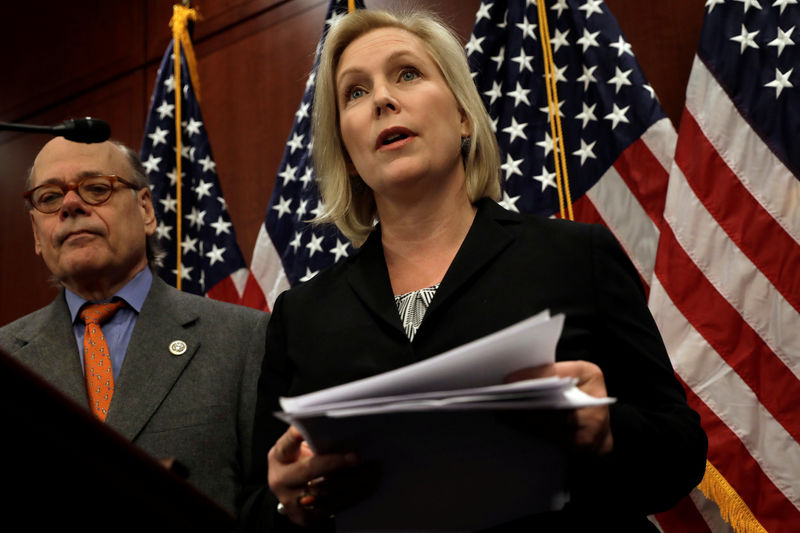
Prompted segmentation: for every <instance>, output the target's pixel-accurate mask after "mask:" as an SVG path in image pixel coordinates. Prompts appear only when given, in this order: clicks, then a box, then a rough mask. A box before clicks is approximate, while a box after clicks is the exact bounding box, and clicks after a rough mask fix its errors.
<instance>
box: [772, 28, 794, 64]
mask: <svg viewBox="0 0 800 533" xmlns="http://www.w3.org/2000/svg"><path fill="white" fill-rule="evenodd" d="M795 28H796V26H792V27H791V28H789V31H783V29H782V28H778V36H777V37H775V38H774V39H773V40H771V41H770V42H768V43H767V46H777V47H778V57H781V54H782V53H783V49H784V48H785V47H787V46H794V41H793V40H792V39H791V37H792V32H793V31H794V29H795Z"/></svg>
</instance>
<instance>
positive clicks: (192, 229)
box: [140, 41, 248, 303]
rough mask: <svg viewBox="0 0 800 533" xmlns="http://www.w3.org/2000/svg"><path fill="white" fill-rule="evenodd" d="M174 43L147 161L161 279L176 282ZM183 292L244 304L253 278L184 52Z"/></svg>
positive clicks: (161, 73)
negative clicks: (160, 254)
mask: <svg viewBox="0 0 800 533" xmlns="http://www.w3.org/2000/svg"><path fill="white" fill-rule="evenodd" d="M173 50H174V41H173V42H171V43H170V44H169V46H168V47H167V51H166V52H165V53H164V58H163V59H162V61H161V66H160V68H159V70H158V76H157V79H156V85H155V89H154V91H153V97H152V99H151V101H150V112H149V114H148V118H147V125H146V126H145V135H144V138H143V139H142V148H141V153H140V155H141V159H142V163H143V164H144V167H145V169H146V170H147V174H148V175H149V177H150V182H151V184H152V185H151V189H152V195H153V206H154V207H155V211H156V217H157V218H158V228H157V230H156V232H157V235H158V238H159V241H160V243H161V246H162V247H163V248H164V251H165V252H166V256H165V257H164V258H163V259H162V261H161V265H160V266H159V269H158V274H159V275H160V276H161V277H162V278H163V279H164V280H165V281H166V282H167V283H169V284H171V285H173V286H176V282H177V271H178V268H177V247H178V244H179V243H178V236H177V225H178V224H177V213H178V208H177V207H178V206H177V185H176V184H177V179H176V174H177V171H176V157H175V76H174V70H175V67H174V56H173ZM180 79H181V85H182V86H183V88H182V91H181V92H182V100H181V115H182V121H181V132H182V137H181V138H182V147H181V157H182V160H181V161H182V162H181V167H182V168H181V185H182V187H181V193H182V194H181V196H182V202H181V203H182V206H181V210H182V224H181V225H182V231H181V236H180V247H181V269H180V271H181V285H182V286H181V289H182V290H184V291H186V292H191V293H194V294H201V295H206V296H209V297H211V298H216V299H218V300H224V301H228V302H233V303H240V301H241V294H242V292H243V290H244V284H245V283H246V280H247V275H248V270H247V267H246V266H245V262H244V257H243V256H242V252H241V250H240V249H239V245H238V244H237V241H236V234H235V233H234V231H233V224H232V223H231V219H230V216H229V215H228V209H227V207H226V205H225V199H224V198H223V197H222V190H221V189H220V185H219V179H218V177H217V169H216V163H214V158H213V156H212V155H211V146H210V144H209V142H208V135H207V134H206V129H205V126H204V124H203V117H202V115H201V114H200V106H199V104H198V101H197V98H196V95H195V89H194V87H193V86H192V80H191V76H190V74H189V68H188V66H187V63H186V56H185V54H184V52H183V49H181V78H180Z"/></svg>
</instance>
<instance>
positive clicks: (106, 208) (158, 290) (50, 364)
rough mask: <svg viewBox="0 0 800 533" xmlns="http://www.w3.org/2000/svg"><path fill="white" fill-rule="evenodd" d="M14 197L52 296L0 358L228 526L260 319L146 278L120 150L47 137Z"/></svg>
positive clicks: (140, 176)
mask: <svg viewBox="0 0 800 533" xmlns="http://www.w3.org/2000/svg"><path fill="white" fill-rule="evenodd" d="M28 185H29V190H28V192H27V193H26V195H25V196H26V199H27V201H28V209H29V211H30V219H31V225H32V227H33V236H34V245H35V249H36V253H37V254H38V255H40V256H41V257H42V259H43V260H44V262H45V264H46V265H47V267H48V269H49V270H50V271H51V272H52V274H53V278H54V280H55V281H56V282H57V283H58V284H60V285H61V286H62V287H63V289H62V291H61V293H60V294H59V295H58V297H57V298H56V299H55V301H53V302H52V303H51V304H50V305H48V306H46V307H44V308H42V309H39V310H38V311H35V312H33V313H31V314H30V315H27V316H25V317H23V318H20V319H19V320H17V321H15V322H13V323H11V324H9V325H7V326H5V327H3V328H0V347H2V348H3V349H4V350H6V351H8V352H9V353H10V354H11V355H12V356H14V357H16V358H18V359H19V360H20V361H22V362H23V363H24V364H25V365H27V366H28V367H30V368H31V369H33V370H34V371H35V372H37V373H39V374H40V375H41V376H43V377H44V378H45V379H46V380H47V381H49V382H50V383H52V384H53V385H54V386H55V387H56V388H57V389H60V390H61V391H62V392H63V393H65V394H66V395H67V396H69V397H70V398H72V399H73V400H75V401H76V402H78V403H79V404H82V405H86V406H87V407H89V408H90V410H91V412H92V413H93V414H94V416H96V417H97V418H99V419H100V420H104V421H105V423H106V424H108V425H109V426H110V427H111V428H113V429H115V430H117V431H118V432H119V433H121V434H122V435H123V436H125V437H126V438H128V439H130V440H131V441H133V442H134V443H135V444H136V445H138V446H139V447H141V448H142V449H144V450H145V451H146V452H148V453H149V454H150V455H152V456H153V457H157V458H167V457H173V458H175V459H177V460H178V461H179V462H180V463H182V464H183V465H185V466H186V467H187V468H188V470H189V477H188V481H189V482H190V483H192V484H193V485H195V486H196V487H197V488H198V489H200V490H201V491H202V492H204V493H205V494H207V495H208V496H209V497H211V498H212V499H213V500H215V501H216V502H217V503H218V504H219V505H220V506H222V507H223V508H225V509H227V510H228V511H230V512H232V513H235V508H236V502H237V499H238V498H239V492H240V490H241V486H242V480H243V479H245V478H246V476H247V473H248V472H249V470H250V462H251V459H250V457H251V452H250V448H251V433H252V424H253V413H254V405H255V398H256V383H257V381H258V376H259V373H260V367H261V360H262V359H263V355H264V349H265V332H266V325H267V320H268V315H267V314H266V313H262V312H260V311H255V310H253V309H247V308H245V307H240V306H235V305H231V304H226V303H222V302H218V301H214V300H210V299H207V298H201V297H198V296H194V295H189V294H185V293H182V292H179V291H177V290H175V289H173V288H172V287H169V286H168V285H167V284H166V283H164V282H163V281H161V280H160V279H159V278H158V277H156V276H154V275H153V274H152V273H151V270H150V268H148V263H149V266H150V267H152V266H153V261H154V260H155V248H154V246H153V244H154V243H153V242H152V240H153V239H154V237H153V235H154V233H155V230H156V219H155V215H154V212H153V205H152V201H151V197H150V189H149V187H148V180H147V177H146V175H145V173H144V170H143V168H142V165H141V163H140V162H139V160H138V157H137V156H136V154H135V153H133V152H132V151H131V150H130V149H128V148H126V147H123V146H121V145H118V144H115V143H113V142H105V143H102V144H80V143H74V142H71V141H67V140H65V139H62V138H56V139H54V140H52V141H50V142H49V143H47V144H46V145H45V146H44V148H42V150H41V151H40V152H39V154H38V156H37V157H36V160H35V162H34V165H33V167H32V169H31V172H30V175H29V183H28ZM94 302H105V303H106V304H107V303H109V302H110V303H111V304H112V305H105V306H102V307H94V306H92V304H93V303H94ZM116 302H121V303H116ZM109 310H110V311H111V312H110V313H106V311H109ZM100 314H108V315H109V317H103V318H102V319H100V320H99V321H96V323H95V321H94V320H93V319H92V316H93V315H94V316H98V315H100Z"/></svg>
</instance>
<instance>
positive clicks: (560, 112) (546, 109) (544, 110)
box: [539, 100, 566, 118]
mask: <svg viewBox="0 0 800 533" xmlns="http://www.w3.org/2000/svg"><path fill="white" fill-rule="evenodd" d="M564 102H566V100H560V101H559V102H558V116H559V117H561V118H564V111H563V110H562V109H561V108H562V107H564ZM539 111H541V112H542V113H546V114H547V115H548V116H549V115H550V106H543V107H540V108H539Z"/></svg>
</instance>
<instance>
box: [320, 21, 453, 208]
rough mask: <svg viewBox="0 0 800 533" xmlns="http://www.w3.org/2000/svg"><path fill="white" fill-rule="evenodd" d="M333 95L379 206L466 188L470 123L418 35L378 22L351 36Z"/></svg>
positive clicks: (350, 149)
mask: <svg viewBox="0 0 800 533" xmlns="http://www.w3.org/2000/svg"><path fill="white" fill-rule="evenodd" d="M336 98H337V106H338V109H339V128H340V131H341V135H342V140H343V141H344V145H345V148H346V149H347V153H348V154H349V156H350V159H351V161H352V165H353V166H354V167H355V169H354V170H355V171H356V172H357V173H358V174H359V175H360V176H361V178H362V179H363V180H364V181H365V182H366V183H367V185H369V187H370V188H371V189H372V190H373V192H374V194H375V198H376V201H378V203H379V204H380V201H381V200H382V199H390V198H398V199H400V198H407V199H408V198H412V199H413V198H415V197H418V196H416V195H419V194H426V193H429V192H431V190H432V188H434V187H439V186H454V187H457V188H458V187H461V186H463V183H464V168H463V165H462V162H461V138H462V137H464V136H467V135H469V124H468V121H467V119H466V116H465V115H464V114H463V113H462V112H461V110H460V109H459V106H458V103H457V102H456V99H455V97H454V96H453V93H452V92H451V91H450V88H449V87H448V85H447V83H446V82H445V80H444V77H443V76H442V74H441V72H440V71H439V68H438V67H437V65H436V63H435V62H434V61H433V59H432V58H431V57H430V55H429V54H428V52H427V51H426V49H425V47H424V45H423V43H422V41H421V40H420V39H419V38H418V37H416V36H415V35H413V34H411V33H409V32H407V31H405V30H402V29H399V28H380V29H376V30H372V31H370V32H368V33H365V34H364V35H362V36H360V37H359V38H357V39H355V40H354V41H353V42H351V43H350V44H349V45H348V46H347V47H346V48H345V49H344V52H343V53H342V56H341V58H340V60H339V64H338V66H337V69H336Z"/></svg>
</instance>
